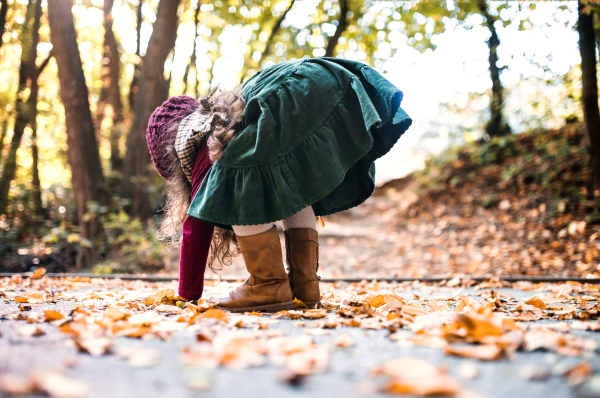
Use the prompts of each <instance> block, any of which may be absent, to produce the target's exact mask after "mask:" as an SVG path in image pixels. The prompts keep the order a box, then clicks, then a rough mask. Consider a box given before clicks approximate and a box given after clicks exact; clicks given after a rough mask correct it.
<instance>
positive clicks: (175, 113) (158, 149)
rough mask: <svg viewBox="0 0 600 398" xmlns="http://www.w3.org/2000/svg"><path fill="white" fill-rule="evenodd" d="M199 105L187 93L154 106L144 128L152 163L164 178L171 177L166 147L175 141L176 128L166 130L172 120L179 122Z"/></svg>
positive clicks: (169, 156)
mask: <svg viewBox="0 0 600 398" xmlns="http://www.w3.org/2000/svg"><path fill="white" fill-rule="evenodd" d="M198 106H200V104H199V103H198V101H196V100H195V99H194V98H192V97H188V96H187V95H180V96H179V97H171V98H169V99H168V100H166V101H165V102H163V104H162V105H161V106H159V107H158V108H156V109H155V110H154V112H153V113H152V116H150V120H149V121H148V130H146V141H147V142H148V150H149V151H150V157H151V158H152V163H154V166H155V167H156V171H158V174H160V176H161V177H162V178H164V179H165V180H169V179H171V177H172V176H173V170H171V162H172V160H171V154H170V153H169V151H168V149H167V148H168V147H169V146H171V145H173V144H174V143H175V137H176V136H177V130H175V131H168V130H169V127H171V125H172V124H173V123H174V122H180V121H181V120H183V119H184V118H185V117H186V116H189V115H191V114H192V113H193V112H194V111H195V110H196V109H197V108H198Z"/></svg>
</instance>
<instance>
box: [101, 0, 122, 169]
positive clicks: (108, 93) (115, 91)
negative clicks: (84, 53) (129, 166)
mask: <svg viewBox="0 0 600 398" xmlns="http://www.w3.org/2000/svg"><path fill="white" fill-rule="evenodd" d="M113 3H114V2H113V0H104V57H103V58H102V65H103V66H102V91H101V93H100V101H99V105H98V113H97V115H96V131H97V132H99V131H100V128H101V126H102V121H103V120H104V114H105V111H106V105H107V104H110V107H111V108H112V111H113V123H112V128H111V130H110V138H109V142H110V165H111V169H112V171H121V166H122V163H123V162H122V159H121V154H120V151H119V138H120V131H121V127H122V126H121V123H123V102H121V92H120V88H119V48H118V44H117V39H116V38H115V34H114V32H113V29H112V25H113V16H112V8H113Z"/></svg>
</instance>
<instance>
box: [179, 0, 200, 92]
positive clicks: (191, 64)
mask: <svg viewBox="0 0 600 398" xmlns="http://www.w3.org/2000/svg"><path fill="white" fill-rule="evenodd" d="M199 16H200V1H198V4H197V5H196V10H195V11H194V42H193V44H192V46H193V48H192V55H191V56H190V62H189V63H188V64H187V66H186V67H185V72H184V73H183V94H184V95H185V93H187V89H188V76H189V73H190V69H191V68H194V72H196V78H195V80H194V81H195V87H196V88H195V91H194V95H195V98H198V96H199V95H198V71H197V70H196V41H197V40H198V23H200V21H199Z"/></svg>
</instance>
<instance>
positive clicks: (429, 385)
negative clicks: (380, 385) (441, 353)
mask: <svg viewBox="0 0 600 398" xmlns="http://www.w3.org/2000/svg"><path fill="white" fill-rule="evenodd" d="M375 373H376V374H385V375H387V376H388V378H389V380H388V383H387V385H386V387H385V390H386V391H388V392H390V393H393V394H407V395H408V394H412V395H420V396H429V395H438V396H445V397H454V396H456V395H458V393H459V392H460V390H461V387H460V385H459V384H458V383H457V382H456V381H454V380H453V379H452V378H450V377H449V376H448V375H447V374H445V373H444V372H442V371H441V370H439V369H438V368H436V367H435V366H433V365H431V364H430V363H428V362H426V361H424V360H422V359H417V358H396V359H392V360H389V361H387V362H385V363H384V364H383V365H382V366H381V367H379V368H377V369H376V370H375Z"/></svg>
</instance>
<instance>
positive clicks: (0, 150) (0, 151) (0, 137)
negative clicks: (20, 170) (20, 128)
mask: <svg viewBox="0 0 600 398" xmlns="http://www.w3.org/2000/svg"><path fill="white" fill-rule="evenodd" d="M7 130H8V115H6V119H4V120H3V121H2V133H0V160H2V157H3V156H4V140H5V139H6V132H7Z"/></svg>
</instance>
